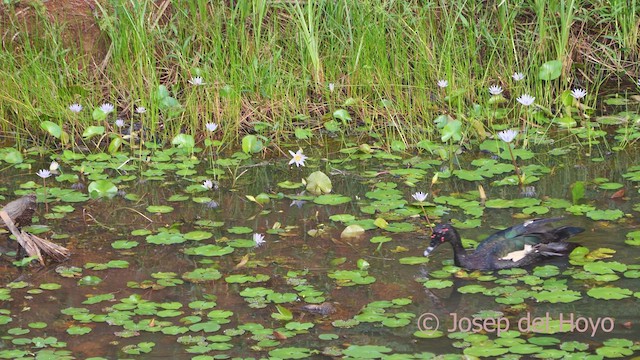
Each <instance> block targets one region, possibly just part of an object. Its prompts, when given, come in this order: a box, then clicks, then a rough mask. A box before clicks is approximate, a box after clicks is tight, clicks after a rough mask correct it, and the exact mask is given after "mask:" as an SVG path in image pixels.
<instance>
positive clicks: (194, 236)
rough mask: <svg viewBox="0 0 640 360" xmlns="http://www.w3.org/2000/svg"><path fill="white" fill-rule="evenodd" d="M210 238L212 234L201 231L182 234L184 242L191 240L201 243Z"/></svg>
mask: <svg viewBox="0 0 640 360" xmlns="http://www.w3.org/2000/svg"><path fill="white" fill-rule="evenodd" d="M212 236H213V234H212V233H210V232H208V231H201V230H196V231H191V232H188V233H186V234H184V238H185V239H186V240H193V241H202V240H206V239H210V238H211V237H212Z"/></svg>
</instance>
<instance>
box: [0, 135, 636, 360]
mask: <svg viewBox="0 0 640 360" xmlns="http://www.w3.org/2000/svg"><path fill="white" fill-rule="evenodd" d="M327 148H331V146H328V147H327ZM362 150H363V149H362V148H360V149H359V148H357V147H353V148H350V149H347V151H342V152H336V153H325V154H323V155H319V154H317V153H316V154H312V155H311V159H310V160H309V161H308V162H307V166H306V167H300V168H297V167H295V166H294V167H293V168H291V167H290V166H289V165H287V160H288V159H271V160H270V159H266V160H264V159H251V158H250V157H248V156H243V155H242V154H234V155H232V156H229V157H226V158H225V157H221V156H216V157H212V156H210V155H205V154H196V155H195V156H191V155H190V154H184V153H182V152H181V151H179V150H176V149H170V150H162V151H161V150H157V151H155V152H152V151H149V152H148V153H146V154H144V155H145V156H138V157H135V158H133V159H129V157H128V156H127V155H124V154H120V155H114V156H110V155H105V154H101V155H82V154H76V153H71V152H68V151H67V152H64V153H62V154H60V155H58V156H56V157H55V158H56V160H57V161H58V162H59V163H60V165H61V171H62V175H57V176H55V177H51V178H49V179H47V182H46V187H45V186H43V182H42V180H41V179H39V178H38V177H37V176H35V175H34V172H35V170H37V169H39V168H41V167H48V162H47V163H46V164H44V163H42V161H41V160H40V159H38V158H37V157H35V156H32V157H29V156H28V157H27V160H25V163H24V164H28V167H30V168H31V169H32V170H31V171H29V170H27V169H24V170H19V171H16V172H12V171H6V170H5V171H3V172H2V173H0V180H1V183H2V184H3V185H2V186H3V188H2V189H1V191H2V192H1V194H2V195H4V197H5V199H4V200H3V201H2V202H3V203H6V202H8V201H10V200H13V199H14V198H16V197H17V196H18V195H21V194H26V193H29V192H36V193H37V194H38V199H39V207H38V211H37V214H36V215H37V218H36V219H35V222H34V224H35V225H33V226H32V227H31V228H30V231H33V232H40V231H42V233H40V236H42V237H46V238H48V239H52V240H53V241H54V242H56V243H58V244H61V245H64V246H66V247H67V248H69V249H70V250H71V251H72V256H71V258H70V259H69V260H68V261H66V262H64V263H62V264H55V263H51V264H49V265H48V266H46V267H44V268H38V267H31V268H30V267H24V268H19V267H16V266H14V265H12V264H11V263H10V262H9V261H7V259H9V256H7V255H5V256H3V262H1V263H0V267H1V271H0V285H2V288H0V301H1V302H0V304H1V307H0V310H1V311H2V313H0V334H3V335H2V337H1V340H0V354H1V355H2V357H3V358H8V357H13V358H20V357H30V356H32V354H39V355H41V356H44V355H49V356H51V357H50V358H66V357H71V356H73V357H76V358H91V357H96V358H124V357H134V356H138V357H140V358H160V357H171V358H198V359H207V358H226V357H250V358H260V357H271V358H304V357H317V358H321V357H323V356H324V357H331V356H335V357H344V358H349V357H351V358H381V357H385V358H430V357H432V356H434V355H442V354H451V356H452V357H451V358H455V356H454V354H468V355H470V356H479V357H488V356H503V357H505V358H529V357H531V356H536V357H540V358H561V357H563V356H564V357H565V358H580V359H582V358H585V356H587V355H590V356H593V358H608V357H629V356H632V355H633V354H634V353H636V354H637V350H638V349H639V344H638V343H637V340H638V339H639V338H640V307H639V306H638V298H639V297H640V286H638V278H639V277H640V266H638V265H637V264H638V259H639V257H640V246H638V245H640V244H638V238H640V235H634V234H633V231H635V230H636V229H637V228H638V221H637V219H636V217H637V215H638V210H639V209H638V206H637V203H638V198H639V196H638V192H637V181H638V180H640V176H639V175H638V174H634V172H638V171H639V169H637V166H638V165H640V164H638V163H637V160H636V159H638V153H637V151H631V152H624V151H622V152H618V153H615V154H608V153H603V155H602V158H600V159H596V161H594V158H595V157H596V156H595V155H594V156H587V155H584V154H583V153H582V150H580V149H578V150H575V149H573V150H572V151H571V153H570V154H568V155H549V154H548V152H549V150H550V149H548V148H534V150H535V156H533V157H531V158H528V159H526V160H523V159H520V158H519V159H518V160H517V161H518V162H519V163H521V164H522V165H523V166H525V167H523V169H525V170H524V173H525V174H526V176H528V177H529V178H528V180H527V181H532V180H535V179H534V177H535V178H538V180H537V181H532V182H531V183H530V184H527V186H531V187H534V188H529V189H527V191H526V192H528V194H526V195H527V196H525V195H523V192H522V190H521V189H520V188H519V187H518V186H513V185H511V186H499V184H498V183H499V182H500V181H502V180H504V179H507V180H508V178H509V177H511V179H513V168H511V169H508V170H511V171H508V170H507V171H502V170H500V169H499V168H500V166H499V164H507V165H509V166H511V165H510V163H511V161H509V160H505V159H499V158H498V159H495V158H492V155H491V154H490V153H487V152H477V153H476V152H470V153H464V154H461V155H459V156H457V157H453V158H452V160H447V161H442V160H438V159H437V158H436V157H435V156H434V155H431V154H429V153H424V154H421V155H411V156H410V155H406V154H401V153H393V154H389V153H387V152H384V151H381V150H378V149H373V150H372V151H371V152H368V151H362ZM146 155H148V156H149V157H148V158H147V157H146ZM127 159H129V160H128V161H127ZM198 159H201V160H198ZM24 164H23V165H24ZM634 166H635V167H636V169H634ZM23 167H27V166H23ZM507 168H508V167H507ZM449 169H465V170H467V171H468V172H469V173H460V172H455V171H454V172H453V173H450V172H449ZM314 171H322V172H324V173H325V174H327V175H328V176H329V178H330V179H331V182H332V186H333V189H332V192H331V194H340V195H342V196H346V197H347V198H348V199H347V201H346V202H342V203H340V202H341V201H340V199H337V198H335V197H334V198H324V199H323V201H318V200H317V199H318V198H319V197H314V196H311V195H310V194H309V193H305V194H302V195H301V192H302V191H303V190H304V186H303V185H302V183H300V180H301V179H303V178H307V177H308V176H309V175H310V174H311V173H312V172H314ZM436 172H439V177H438V180H437V181H436V183H435V184H434V185H431V183H432V179H433V175H434V174H435V173H436ZM469 176H480V180H473V181H469V180H468V179H466V180H465V179H464V178H465V177H469ZM206 179H214V180H216V185H218V186H219V188H217V189H206V188H204V187H203V186H202V182H203V181H204V180H206ZM98 180H108V181H110V182H112V183H113V185H115V186H117V189H118V194H117V195H116V196H114V197H104V198H96V199H89V196H88V195H87V187H89V186H90V184H91V183H92V182H96V181H98ZM77 183H81V184H83V185H84V186H83V187H78V186H77V185H74V184H77ZM616 184H617V185H616ZM72 185H74V188H73V189H72ZM478 185H482V188H483V190H484V191H485V192H486V197H487V201H486V202H485V203H484V204H483V203H482V202H481V201H480V198H479V191H478ZM618 185H620V186H618ZM576 188H579V189H578V190H576ZM582 188H584V191H581V190H580V189H582ZM620 188H622V189H625V190H626V193H625V195H624V196H623V197H621V198H614V199H612V195H613V194H614V193H615V192H616V191H618V190H619V189H620ZM100 189H102V187H100ZM100 191H102V190H100ZM416 191H425V192H429V193H430V195H429V198H428V199H427V202H426V203H425V204H426V206H424V210H426V211H427V214H428V215H429V217H430V218H431V219H432V220H434V219H437V221H438V222H439V221H441V220H442V221H444V220H452V221H454V223H455V224H456V226H458V227H459V228H460V230H459V231H460V233H461V235H462V236H463V238H464V239H468V240H471V241H480V240H482V239H484V238H485V237H487V236H488V235H490V234H491V233H493V232H495V231H497V229H500V228H505V227H508V226H512V225H515V224H517V223H521V222H522V221H524V220H526V219H528V218H531V217H552V216H564V217H565V219H563V220H562V221H561V222H559V223H558V224H559V225H561V224H571V225H575V226H581V227H584V228H585V229H586V231H585V232H584V233H582V234H579V235H577V236H576V237H575V238H573V239H572V240H571V241H574V242H578V243H579V244H580V245H582V246H584V248H582V249H583V250H582V251H583V252H582V255H580V254H574V256H572V260H571V263H569V262H568V261H567V260H566V259H554V260H553V261H546V262H544V263H541V264H539V265H536V266H531V267H528V268H525V269H522V270H520V269H517V270H507V271H499V272H479V271H465V270H464V269H459V268H456V267H455V266H452V261H451V259H452V250H451V247H450V246H448V245H443V246H441V247H439V248H438V249H436V251H435V252H434V253H432V254H431V256H430V257H429V258H423V257H422V253H423V251H424V249H425V248H426V247H427V245H428V236H429V235H430V229H429V227H428V226H427V225H426V221H425V219H424V216H422V211H423V208H422V206H421V204H420V203H417V202H415V201H414V200H413V199H412V197H411V194H412V193H414V192H416ZM259 194H263V195H262V196H259ZM247 195H249V196H252V197H253V198H249V197H247ZM45 196H46V198H47V200H46V202H47V204H46V206H45V204H44V202H45V201H44V200H45ZM253 199H256V200H257V201H253ZM574 199H575V202H574ZM294 200H295V201H294ZM324 201H327V202H330V203H331V202H337V203H338V204H335V205H325V204H321V203H323V202H324ZM149 206H160V207H157V208H149ZM162 206H170V208H169V207H162ZM382 219H384V220H385V221H382ZM599 219H601V220H599ZM608 219H610V220H608ZM354 223H357V224H359V225H361V226H362V227H363V228H364V229H365V230H366V231H365V232H364V234H362V235H361V236H359V237H342V236H341V232H342V231H343V230H344V229H345V227H346V226H347V225H350V224H354ZM385 223H386V225H385ZM254 233H260V234H264V235H265V243H264V244H263V245H261V246H255V242H254V241H253V240H252V237H253V234H254ZM634 236H635V237H634ZM3 237H6V235H3ZM308 307H311V309H309V308H308ZM318 308H321V309H325V311H323V312H324V313H317V311H316V312H314V311H310V310H314V309H316V310H317V309H318ZM326 309H328V310H326ZM429 316H431V317H432V318H428V317H429ZM473 316H476V319H475V320H472V317H473ZM534 318H539V319H538V320H534ZM561 318H562V319H563V322H564V328H563V329H559V328H558V323H559V320H560V319H561ZM434 319H437V321H438V322H439V325H440V326H439V331H436V332H433V331H429V330H428V329H425V326H426V327H429V326H432V325H433V324H434V323H435V322H434V321H435V320H434ZM480 319H483V320H482V321H481V320H480ZM571 319H573V320H571ZM456 320H457V321H456ZM492 321H494V322H502V327H501V334H500V336H498V335H497V334H496V331H497V330H496V328H495V327H494V326H491V323H492ZM534 321H537V322H535V323H534ZM506 324H508V327H509V329H508V331H507V329H506V326H507V325H506ZM568 324H570V325H568ZM567 326H573V328H567ZM454 327H456V328H454ZM541 327H542V328H543V329H546V331H543V330H540V328H541ZM421 330H423V331H421Z"/></svg>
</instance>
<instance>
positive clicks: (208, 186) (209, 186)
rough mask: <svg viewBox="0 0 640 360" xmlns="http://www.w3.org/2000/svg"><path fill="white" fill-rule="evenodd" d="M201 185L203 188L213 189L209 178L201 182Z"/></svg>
mask: <svg viewBox="0 0 640 360" xmlns="http://www.w3.org/2000/svg"><path fill="white" fill-rule="evenodd" d="M202 187H204V188H205V189H208V190H211V189H213V181H211V180H205V181H204V182H203V183H202Z"/></svg>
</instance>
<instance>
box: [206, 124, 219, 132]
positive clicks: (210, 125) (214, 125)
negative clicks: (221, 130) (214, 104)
mask: <svg viewBox="0 0 640 360" xmlns="http://www.w3.org/2000/svg"><path fill="white" fill-rule="evenodd" d="M204 126H205V127H206V128H207V130H208V131H210V132H214V131H216V129H217V128H218V124H216V123H206V124H205V125H204Z"/></svg>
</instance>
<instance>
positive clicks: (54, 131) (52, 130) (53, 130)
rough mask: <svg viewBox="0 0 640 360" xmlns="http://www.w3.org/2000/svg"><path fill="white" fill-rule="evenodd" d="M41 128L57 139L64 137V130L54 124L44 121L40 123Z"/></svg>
mask: <svg viewBox="0 0 640 360" xmlns="http://www.w3.org/2000/svg"><path fill="white" fill-rule="evenodd" d="M40 128H41V129H42V130H44V131H46V132H47V133H49V135H51V136H53V137H54V138H56V139H60V136H62V128H61V127H60V125H58V124H56V123H54V122H51V121H43V122H41V123H40Z"/></svg>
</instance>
